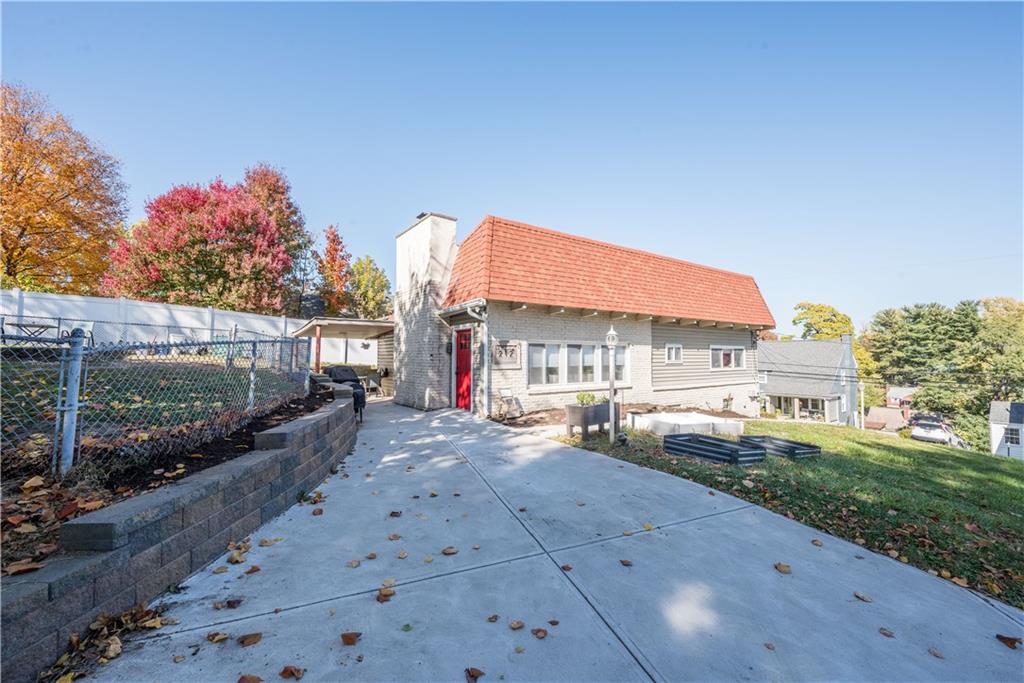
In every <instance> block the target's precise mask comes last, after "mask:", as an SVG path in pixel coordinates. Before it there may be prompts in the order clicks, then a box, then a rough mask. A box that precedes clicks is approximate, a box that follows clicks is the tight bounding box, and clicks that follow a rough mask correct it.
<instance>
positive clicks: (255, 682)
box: [238, 674, 263, 683]
mask: <svg viewBox="0 0 1024 683" xmlns="http://www.w3.org/2000/svg"><path fill="white" fill-rule="evenodd" d="M238 683H263V679H262V678H260V677H259V676H254V675H253V674H242V675H241V676H239V677H238Z"/></svg>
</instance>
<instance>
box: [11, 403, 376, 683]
mask: <svg viewBox="0 0 1024 683" xmlns="http://www.w3.org/2000/svg"><path fill="white" fill-rule="evenodd" d="M346 393H348V395H351V394H350V392H349V391H348V390H347V388H346V390H344V391H342V390H338V391H336V392H335V395H336V396H338V395H344V394H346ZM356 429H357V425H356V420H355V415H354V413H353V410H352V400H351V398H339V399H336V400H335V401H334V402H332V403H330V404H329V405H327V406H324V407H323V408H321V409H320V410H318V411H316V412H313V413H310V414H308V415H304V416H302V417H300V418H297V419H295V420H292V421H291V422H288V423H286V424H284V425H281V426H279V427H274V428H273V429H269V430H267V431H264V432H260V433H258V434H256V436H255V440H256V448H257V450H254V451H252V452H250V453H247V454H246V455H243V456H241V457H238V458H235V459H234V460H231V461H229V462H225V463H222V464H220V465H216V466H214V467H211V468H209V469H206V470H203V471H201V472H197V473H195V474H193V475H190V476H189V477H187V478H186V479H183V480H182V481H180V482H178V483H176V484H172V485H170V486H167V487H165V488H162V489H158V490H156V491H153V492H152V493H147V494H145V495H141V496H139V497H138V498H131V499H128V500H125V501H122V502H120V503H116V504H114V505H111V506H110V507H107V508H104V509H102V510H97V511H96V512H91V513H89V514H87V515H83V516H81V517H78V518H77V519H74V520H71V521H70V522H68V523H66V524H64V526H62V527H61V532H60V551H59V554H58V555H55V556H53V557H51V558H50V559H49V560H47V562H46V566H45V567H44V568H43V569H40V570H39V571H36V572H32V573H28V574H21V575H18V576H10V577H4V578H3V579H2V580H0V610H2V635H3V651H2V672H3V680H4V682H5V683H21V682H22V681H34V680H35V678H36V674H37V673H38V672H39V671H40V670H42V669H44V668H46V667H48V666H49V665H50V664H52V663H53V661H54V660H55V659H56V658H57V657H59V656H60V654H61V653H62V652H64V651H65V649H66V647H67V644H68V638H69V636H70V635H71V634H72V633H75V632H77V633H80V634H82V635H84V634H85V631H86V630H87V629H88V626H89V624H90V623H91V622H92V621H93V620H94V619H95V618H96V617H97V616H98V615H100V614H102V613H108V614H119V613H121V612H123V611H125V610H127V609H130V608H131V607H132V606H133V605H135V604H137V603H144V602H148V601H149V600H152V599H153V598H155V597H156V596H158V595H160V594H161V593H163V592H164V591H165V590H167V588H168V587H172V586H175V585H177V584H178V583H179V582H181V581H182V580H183V579H185V577H187V576H189V575H190V574H192V573H194V572H196V571H198V570H200V569H202V568H203V567H204V566H206V565H207V564H209V563H210V562H211V561H213V560H214V559H215V558H217V557H218V556H219V555H220V554H222V553H223V552H224V551H225V550H226V549H227V544H228V543H229V542H231V541H238V540H241V539H243V538H244V537H245V536H247V535H249V534H250V533H251V532H252V531H254V530H255V529H257V528H258V527H260V526H261V525H263V524H265V523H266V522H268V521H269V520H271V519H272V518H274V517H276V516H277V515H279V514H281V513H282V512H284V511H285V510H286V509H288V508H289V507H290V506H292V505H294V504H295V503H296V502H297V501H298V499H299V496H300V495H301V494H303V493H305V492H309V491H312V490H313V489H315V488H316V487H317V486H318V485H319V484H320V483H321V482H322V481H323V480H324V479H325V478H327V476H328V475H329V474H330V471H331V469H332V468H333V467H334V466H335V465H337V463H339V462H341V461H342V460H343V459H344V458H345V456H346V455H347V454H348V453H349V452H350V451H351V450H352V447H353V446H354V445H355V440H356Z"/></svg>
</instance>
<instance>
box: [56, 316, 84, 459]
mask: <svg viewBox="0 0 1024 683" xmlns="http://www.w3.org/2000/svg"><path fill="white" fill-rule="evenodd" d="M70 342H71V346H70V349H69V350H70V354H69V356H70V358H69V360H68V382H67V385H66V386H67V395H66V397H65V399H64V425H63V431H62V432H61V437H60V474H61V475H62V476H63V475H64V474H67V471H68V470H70V469H71V466H72V465H73V464H74V462H75V429H76V427H77V425H78V389H79V385H80V384H81V382H82V350H83V346H84V345H85V332H84V331H83V330H82V328H80V327H76V328H75V329H73V330H71V337H70Z"/></svg>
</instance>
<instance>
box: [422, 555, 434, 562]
mask: <svg viewBox="0 0 1024 683" xmlns="http://www.w3.org/2000/svg"><path fill="white" fill-rule="evenodd" d="M433 561H434V558H433V557H431V556H430V555H427V556H426V557H424V558H423V562H424V563H425V564H430V563H431V562H433Z"/></svg>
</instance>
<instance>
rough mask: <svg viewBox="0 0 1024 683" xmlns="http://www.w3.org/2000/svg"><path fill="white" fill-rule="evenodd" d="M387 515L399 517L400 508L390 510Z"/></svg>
mask: <svg viewBox="0 0 1024 683" xmlns="http://www.w3.org/2000/svg"><path fill="white" fill-rule="evenodd" d="M389 516H391V517H401V516H402V511H401V510H392V511H391V514H390V515H389Z"/></svg>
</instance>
